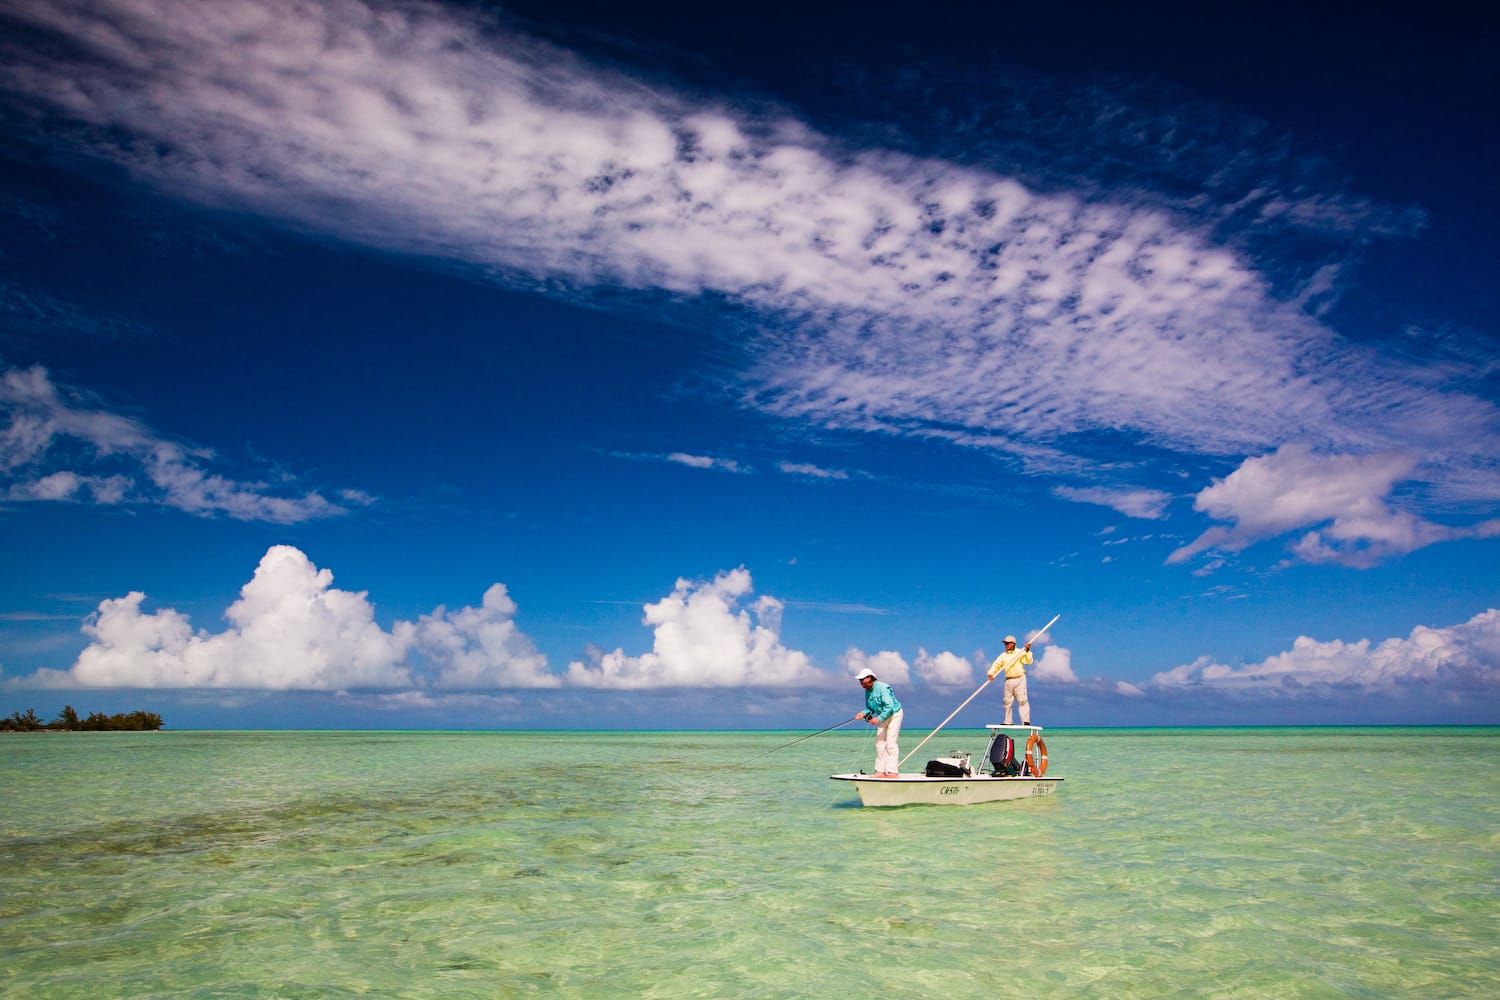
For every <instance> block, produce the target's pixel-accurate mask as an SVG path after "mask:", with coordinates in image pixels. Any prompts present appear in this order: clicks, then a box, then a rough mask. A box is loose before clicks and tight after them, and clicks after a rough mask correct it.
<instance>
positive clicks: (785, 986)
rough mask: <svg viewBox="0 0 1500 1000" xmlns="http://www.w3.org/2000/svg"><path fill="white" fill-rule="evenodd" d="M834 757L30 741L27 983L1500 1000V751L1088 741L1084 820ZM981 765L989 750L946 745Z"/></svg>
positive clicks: (433, 741)
mask: <svg viewBox="0 0 1500 1000" xmlns="http://www.w3.org/2000/svg"><path fill="white" fill-rule="evenodd" d="M801 735H805V734H801V733H605V734H597V733H596V734H587V733H490V732H485V733H387V732H379V733H352V732H318V733H281V732H277V733H270V732H257V733H223V732H215V733H193V732H166V733H142V734H125V733H119V734H113V733H100V734H84V733H78V734H49V735H40V734H38V735H15V736H4V737H0V786H3V787H4V788H5V790H6V795H5V800H6V801H5V804H4V806H3V810H0V977H3V982H4V985H5V991H6V994H7V995H12V996H34V997H91V998H98V997H106V996H160V997H179V996H202V997H210V996H212V997H273V996H274V997H329V996H344V995H384V996H404V997H512V996H555V997H605V996H608V997H835V996H837V997H846V996H874V995H885V996H921V997H943V998H962V997H1064V996H1085V997H1086V996H1102V997H1159V996H1170V995H1179V996H1213V997H1271V996H1275V997H1386V996H1402V997H1418V996H1420V997H1457V996H1486V997H1488V996H1495V995H1500V902H1497V900H1500V825H1497V822H1496V819H1497V816H1496V801H1497V792H1500V729H1493V728H1476V729H1469V728H1465V729H1456V728H1455V729H1416V728H1412V729H1399V730H1389V729H1198V730H1190V729H1183V730H1054V731H1049V732H1048V734H1047V737H1048V740H1047V742H1048V746H1049V751H1050V757H1051V764H1052V771H1051V772H1050V775H1062V776H1063V777H1064V778H1065V781H1064V782H1063V784H1062V785H1061V786H1060V787H1059V789H1058V792H1057V794H1056V795H1053V796H1050V797H1047V798H1041V799H1035V800H1022V801H1018V802H1010V803H994V804H989V805H981V806H971V807H966V808H952V807H948V808H938V807H909V808H904V809H895V810H877V809H864V808H861V807H860V806H859V805H858V800H857V799H856V798H855V797H854V793H853V790H852V789H851V788H849V787H848V786H847V785H845V784H843V783H841V782H831V781H829V780H828V777H827V776H828V775H829V774H831V773H834V772H836V771H847V770H857V769H859V768H860V767H865V768H872V767H873V762H874V758H873V750H872V749H871V746H870V742H869V737H868V734H867V733H866V734H859V733H852V732H832V733H828V734H825V735H821V736H818V737H817V738H815V739H809V740H805V741H803V742H800V743H797V744H796V745H794V746H791V747H784V748H783V749H781V750H777V751H776V752H774V753H769V754H767V753H766V752H767V751H770V750H773V749H774V748H776V747H778V746H782V745H783V744H785V743H787V742H788V741H789V740H793V739H796V738H798V737H799V736H801ZM906 735H907V739H908V740H910V741H911V743H912V745H913V746H914V745H915V740H916V739H919V738H920V737H921V735H923V733H922V732H921V731H918V732H916V733H908V734H906ZM958 748H962V749H968V750H971V751H972V752H974V753H975V754H976V755H977V754H978V752H979V751H980V750H981V749H982V748H983V735H982V733H978V732H974V731H961V730H953V731H945V732H944V733H943V734H941V735H940V736H938V737H937V739H936V740H934V742H933V743H932V744H930V745H929V749H932V750H934V753H933V754H932V755H933V756H936V755H937V753H938V752H946V751H948V750H950V749H958ZM762 754H766V755H765V756H760V755H762ZM747 762H748V763H747ZM915 763H916V762H915V761H913V762H911V763H909V764H908V766H909V767H910V766H912V764H915ZM1050 775H1049V776H1050Z"/></svg>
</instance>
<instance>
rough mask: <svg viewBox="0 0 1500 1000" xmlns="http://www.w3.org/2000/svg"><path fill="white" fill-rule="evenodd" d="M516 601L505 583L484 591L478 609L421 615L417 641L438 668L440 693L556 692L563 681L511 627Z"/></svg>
mask: <svg viewBox="0 0 1500 1000" xmlns="http://www.w3.org/2000/svg"><path fill="white" fill-rule="evenodd" d="M515 614H516V602H515V601H513V600H511V597H510V593H509V592H508V591H507V590H506V589H505V584H503V583H497V584H494V585H493V586H491V587H490V589H489V590H486V591H485V592H484V600H483V602H482V603H481V604H480V606H479V607H477V608H471V607H465V608H460V609H459V610H457V611H452V612H450V611H448V610H446V609H445V608H442V607H439V608H438V609H437V610H435V611H433V612H432V614H430V615H424V616H422V618H421V620H420V621H419V622H418V625H417V636H418V641H419V643H420V645H421V647H422V650H423V652H424V653H425V655H426V656H427V657H428V659H429V660H432V661H433V662H435V663H437V664H438V665H439V671H438V675H437V677H436V678H435V679H434V681H433V683H434V686H436V687H439V688H461V689H475V688H497V687H520V688H537V687H557V686H558V685H560V684H561V683H562V681H561V680H560V679H559V678H558V677H557V676H556V675H555V674H552V673H549V672H548V670H547V658H546V657H545V656H543V655H542V654H541V653H540V652H539V651H538V650H537V648H536V645H535V643H533V642H532V641H531V639H530V637H529V636H527V635H526V634H525V633H523V632H522V631H521V630H520V628H519V627H518V626H517V625H516V623H515V621H514V618H515Z"/></svg>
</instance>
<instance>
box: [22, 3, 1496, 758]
mask: <svg viewBox="0 0 1500 1000" xmlns="http://www.w3.org/2000/svg"><path fill="white" fill-rule="evenodd" d="M627 8H628V9H627ZM1252 11H1253V12H1254V16H1253V17H1252V16H1249V14H1250V12H1252ZM0 38H3V41H0V54H3V58H0V80H3V85H0V91H3V99H0V127H3V140H4V141H3V143H0V218H3V221H0V234H3V235H0V473H3V477H4V478H3V480H0V538H3V543H4V544H3V546H0V714H9V713H10V712H12V711H16V710H24V709H25V708H28V707H35V708H36V709H37V711H38V712H39V714H42V715H45V716H48V717H51V716H52V715H53V714H55V713H56V712H57V711H58V710H59V709H60V708H61V707H62V705H63V704H65V703H66V704H72V705H74V706H75V707H76V708H78V709H79V710H80V711H94V710H99V711H110V712H113V711H124V710H130V709H134V708H138V707H145V708H149V709H151V710H155V711H158V712H160V713H161V714H162V715H163V716H164V717H165V718H166V721H167V724H168V725H169V726H171V727H174V728H194V727H285V726H360V727H363V726H368V727H418V728H425V727H430V726H477V727H490V726H494V727H538V728H551V727H569V728H571V727H592V726H599V727H605V728H615V727H627V728H678V727H741V726H743V727H750V728H788V729H796V728H804V727H822V726H827V725H830V724H832V723H834V722H836V721H838V720H839V719H840V718H843V717H844V716H845V715H846V714H852V712H853V710H854V709H855V708H856V707H858V705H859V703H860V701H861V696H860V692H859V690H858V688H857V687H856V686H855V684H854V683H853V681H852V676H853V674H854V673H855V671H856V670H858V669H859V668H860V667H862V666H865V665H870V666H872V667H874V669H875V670H876V671H877V673H878V674H879V675H880V676H881V677H882V678H884V679H886V680H889V681H891V682H892V684H893V685H894V686H895V688H896V690H897V692H898V694H899V695H900V696H901V698H902V700H903V702H904V703H905V704H906V706H907V709H908V711H907V726H908V728H921V727H924V726H929V725H932V724H935V723H936V722H938V721H939V720H940V719H941V718H942V717H943V716H945V715H947V714H948V712H949V711H951V710H952V709H953V708H954V707H956V706H957V705H958V704H959V703H960V702H961V701H962V700H963V699H964V698H965V697H967V696H968V695H969V694H970V693H972V692H973V690H974V689H975V687H977V685H978V684H979V682H980V681H981V680H982V679H983V673H982V671H983V667H984V666H985V665H987V664H988V662H989V659H990V658H992V657H993V656H994V655H996V654H997V653H998V652H999V651H1000V648H1001V643H1000V640H1001V638H1002V637H1003V636H1004V635H1005V634H1006V633H1009V632H1013V633H1016V634H1018V635H1022V636H1023V637H1024V636H1025V635H1027V634H1028V633H1029V632H1030V631H1032V630H1035V629H1036V628H1039V627H1040V626H1041V625H1042V624H1044V623H1045V622H1046V621H1047V620H1048V619H1050V618H1051V617H1052V616H1053V615H1061V619H1060V620H1059V622H1058V623H1057V625H1056V626H1055V627H1054V629H1053V631H1052V632H1051V633H1050V634H1049V635H1048V636H1046V637H1045V638H1044V640H1043V641H1042V642H1040V643H1039V644H1038V645H1037V648H1036V653H1037V663H1036V664H1035V666H1034V667H1033V668H1032V672H1031V677H1032V681H1031V690H1032V697H1033V701H1034V704H1035V706H1036V707H1035V710H1034V718H1035V720H1036V721H1039V722H1041V723H1042V724H1044V725H1051V726H1068V725H1084V726H1091V725H1131V724H1187V725H1194V724H1204V725H1211V724H1225V723H1249V724H1266V723H1281V722H1286V723H1380V722H1425V723H1437V722H1456V723H1474V722H1479V723H1496V722H1500V593H1497V581H1500V574H1497V573H1496V571H1495V569H1494V566H1495V564H1496V562H1497V556H1500V537H1497V536H1500V411H1497V399H1500V369H1497V365H1496V359H1497V358H1500V335H1497V331H1496V329H1495V326H1494V317H1495V315H1496V309H1495V306H1496V301H1495V290H1494V282H1493V278H1494V274H1495V265H1496V261H1497V259H1500V255H1497V252H1496V251H1497V247H1500V237H1497V235H1496V233H1495V231H1494V226H1493V223H1494V220H1495V219H1496V217H1497V216H1496V207H1497V206H1496V197H1495V193H1496V192H1495V185H1494V177H1495V176H1496V175H1497V167H1500V164H1497V162H1496V161H1497V156H1496V153H1497V148H1500V146H1497V138H1500V136H1497V128H1496V116H1495V114H1494V110H1493V105H1492V103H1491V99H1490V97H1489V95H1491V94H1493V92H1494V91H1495V89H1496V83H1497V81H1496V79H1495V76H1496V69H1495V67H1496V64H1497V60H1496V59H1495V58H1494V56H1495V52H1496V31H1495V22H1494V20H1493V19H1492V17H1491V16H1490V15H1485V14H1477V13H1475V14H1469V15H1462V16H1460V15H1446V14H1442V13H1441V11H1440V10H1439V9H1433V10H1431V11H1428V10H1424V11H1421V12H1413V11H1412V10H1411V9H1410V8H1404V9H1403V10H1402V11H1400V12H1397V11H1387V10H1385V9H1384V8H1381V7H1379V6H1370V7H1361V8H1359V9H1358V11H1357V12H1355V11H1353V10H1352V9H1348V8H1344V7H1342V6H1329V7H1327V8H1323V9H1320V8H1318V7H1316V6H1314V7H1311V8H1309V7H1307V6H1306V5H1302V6H1300V7H1298V8H1296V9H1295V12H1294V11H1293V9H1292V8H1288V9H1287V10H1286V11H1282V10H1280V9H1279V8H1277V7H1275V6H1266V5H1263V4H1257V5H1254V6H1253V7H1251V6H1245V7H1237V6H1235V5H1228V6H1224V7H1221V8H1216V9H1215V11H1214V12H1212V13H1206V12H1204V11H1201V10H1194V11H1192V12H1191V13H1187V12H1185V11H1183V10H1177V9H1173V8H1168V7H1160V8H1154V9H1151V10H1146V11H1139V10H1137V11H1133V12H1130V13H1129V14H1128V15H1127V14H1125V13H1122V12H1120V11H1116V10H1114V9H1113V6H1112V5H1088V4H1086V5H1082V6H1077V5H1072V6H1069V7H1068V9H1067V11H1066V12H1062V13H1056V14H1053V13H1049V12H1048V11H1046V10H1041V9H1037V8H1036V7H1035V6H1030V5H1028V6H1025V7H1020V6H1012V5H1007V4H983V5H973V6H969V5H958V6H955V7H950V8H948V9H946V10H944V11H941V12H936V13H930V14H917V13H915V12H914V10H913V9H912V8H910V6H909V5H893V6H890V7H881V6H879V5H869V4H861V5H857V6H855V5H847V6H846V5H821V6H818V7H816V8H815V9H814V10H812V11H810V12H809V11H807V10H799V9H798V8H796V7H793V6H787V7H779V6H777V5H771V6H764V7H763V6H757V7H756V8H755V10H754V11H753V12H751V11H749V10H747V11H745V12H734V11H723V12H719V11H710V10H706V9H703V8H701V7H698V6H687V5H671V4H660V3H649V2H647V3H641V4H634V5H612V4H591V3H573V2H567V0H563V2H551V3H547V4H541V3H518V4H512V5H483V4H446V5H445V4H436V3H384V2H370V0H330V2H327V3H321V4H301V3H293V2H290V0H241V2H229V3H222V4H213V5H203V4H195V3H184V2H171V0H135V2H131V3H125V2H123V0H47V2H39V0H38V2H32V0H8V2H7V3H6V4H4V6H3V8H0ZM998 714H999V692H998V690H995V689H994V688H993V687H992V688H991V689H988V690H987V691H986V693H985V694H984V695H982V696H981V697H980V699H978V700H976V702H975V703H974V704H973V705H972V706H971V707H970V708H969V709H967V710H966V714H965V716H964V717H962V718H961V719H960V720H958V723H957V724H966V723H967V724H972V725H978V724H982V723H983V722H986V721H993V720H994V719H995V718H997V717H998Z"/></svg>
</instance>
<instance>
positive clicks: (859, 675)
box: [854, 667, 875, 681]
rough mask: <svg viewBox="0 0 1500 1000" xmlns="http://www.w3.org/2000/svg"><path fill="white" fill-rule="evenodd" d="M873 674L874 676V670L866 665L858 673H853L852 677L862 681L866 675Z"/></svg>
mask: <svg viewBox="0 0 1500 1000" xmlns="http://www.w3.org/2000/svg"><path fill="white" fill-rule="evenodd" d="M874 676H875V671H873V670H871V669H870V668H869V667H866V668H865V669H863V670H861V671H860V672H859V673H857V674H855V675H854V679H855V680H857V681H862V680H864V679H865V678H866V677H874Z"/></svg>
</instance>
